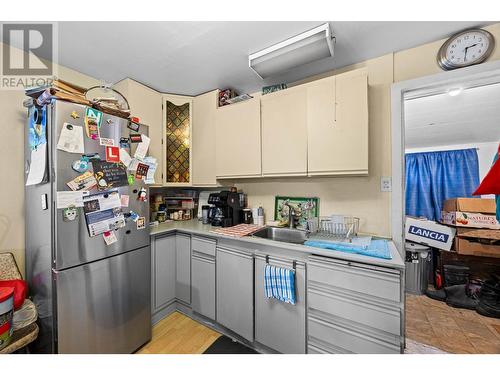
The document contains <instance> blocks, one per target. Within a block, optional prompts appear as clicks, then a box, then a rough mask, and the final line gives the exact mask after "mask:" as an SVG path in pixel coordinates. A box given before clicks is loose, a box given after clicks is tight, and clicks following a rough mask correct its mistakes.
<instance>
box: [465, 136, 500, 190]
mask: <svg viewBox="0 0 500 375" xmlns="http://www.w3.org/2000/svg"><path fill="white" fill-rule="evenodd" d="M483 194H495V195H500V145H499V146H498V159H497V161H496V162H495V164H493V165H492V166H491V169H490V171H489V172H488V173H487V174H486V176H484V178H483V181H481V183H480V184H479V187H478V188H477V189H476V191H475V192H474V193H472V195H483Z"/></svg>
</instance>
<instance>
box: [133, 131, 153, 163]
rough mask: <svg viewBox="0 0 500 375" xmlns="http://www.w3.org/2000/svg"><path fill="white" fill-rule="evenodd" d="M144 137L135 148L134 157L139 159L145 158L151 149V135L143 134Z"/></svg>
mask: <svg viewBox="0 0 500 375" xmlns="http://www.w3.org/2000/svg"><path fill="white" fill-rule="evenodd" d="M141 137H142V142H141V143H138V144H137V148H136V150H135V154H134V157H135V158H137V159H141V160H142V159H144V158H145V157H146V155H147V153H148V149H149V142H150V141H151V140H150V139H149V137H147V136H145V135H144V134H142V135H141Z"/></svg>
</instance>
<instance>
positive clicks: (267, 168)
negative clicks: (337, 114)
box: [261, 85, 307, 176]
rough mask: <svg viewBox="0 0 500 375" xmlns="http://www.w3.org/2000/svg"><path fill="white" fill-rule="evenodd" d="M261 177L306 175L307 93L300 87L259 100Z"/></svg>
mask: <svg viewBox="0 0 500 375" xmlns="http://www.w3.org/2000/svg"><path fill="white" fill-rule="evenodd" d="M261 114H262V175H263V176H305V175H306V174H307V126H306V121H307V92H306V88H305V87H304V86H303V85H300V86H296V87H292V88H289V89H286V90H283V91H278V92H275V93H272V94H267V95H264V96H262V98H261Z"/></svg>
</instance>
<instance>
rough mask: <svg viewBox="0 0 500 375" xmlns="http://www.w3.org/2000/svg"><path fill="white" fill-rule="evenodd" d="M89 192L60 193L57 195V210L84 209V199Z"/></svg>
mask: <svg viewBox="0 0 500 375" xmlns="http://www.w3.org/2000/svg"><path fill="white" fill-rule="evenodd" d="M88 194H89V192H88V191H58V192H57V193H56V206H57V208H68V207H83V197H84V196H87V195H88Z"/></svg>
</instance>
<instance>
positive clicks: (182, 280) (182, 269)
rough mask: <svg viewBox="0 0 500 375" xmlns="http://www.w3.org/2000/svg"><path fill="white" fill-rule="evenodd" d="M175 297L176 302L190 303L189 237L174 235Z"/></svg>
mask: <svg viewBox="0 0 500 375" xmlns="http://www.w3.org/2000/svg"><path fill="white" fill-rule="evenodd" d="M175 251H176V257H175V259H176V267H175V272H176V276H175V296H176V298H177V299H178V300H180V301H182V302H184V303H187V304H188V305H189V304H190V303H191V236H188V235H186V234H178V235H176V248H175Z"/></svg>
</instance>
